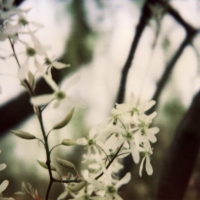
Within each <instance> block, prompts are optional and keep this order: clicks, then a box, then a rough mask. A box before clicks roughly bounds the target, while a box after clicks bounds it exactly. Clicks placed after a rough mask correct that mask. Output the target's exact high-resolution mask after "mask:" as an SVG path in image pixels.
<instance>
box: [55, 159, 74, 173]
mask: <svg viewBox="0 0 200 200" xmlns="http://www.w3.org/2000/svg"><path fill="white" fill-rule="evenodd" d="M56 160H57V162H58V163H59V164H60V165H62V166H63V167H66V168H68V169H74V170H75V166H74V164H73V163H71V162H69V161H67V160H63V159H61V158H57V159H56Z"/></svg>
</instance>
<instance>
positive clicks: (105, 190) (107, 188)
mask: <svg viewBox="0 0 200 200" xmlns="http://www.w3.org/2000/svg"><path fill="white" fill-rule="evenodd" d="M103 172H104V175H103V176H104V181H103V182H102V181H101V182H99V181H98V180H90V183H91V184H92V185H93V186H94V187H95V189H97V190H99V191H98V192H97V194H98V195H100V196H102V197H103V198H102V197H98V198H95V199H105V200H112V199H117V200H122V198H121V197H120V196H119V194H118V190H119V188H120V187H121V186H122V185H124V184H126V183H128V182H129V181H130V179H131V173H130V172H129V173H127V174H126V175H125V176H124V177H123V178H122V179H121V180H118V181H117V182H115V183H114V184H113V181H112V177H111V175H110V174H109V173H108V171H107V170H106V169H105V168H103Z"/></svg>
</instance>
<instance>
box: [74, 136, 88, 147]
mask: <svg viewBox="0 0 200 200" xmlns="http://www.w3.org/2000/svg"><path fill="white" fill-rule="evenodd" d="M87 143H88V142H87V140H86V139H85V138H79V139H77V140H76V144H79V145H84V146H85V145H87Z"/></svg>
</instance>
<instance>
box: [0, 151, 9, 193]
mask: <svg viewBox="0 0 200 200" xmlns="http://www.w3.org/2000/svg"><path fill="white" fill-rule="evenodd" d="M0 153H1V150H0ZM5 168H6V164H4V163H3V164H0V171H2V170H4V169H5ZM8 184H9V181H8V180H4V181H3V182H2V183H1V184H0V195H1V194H2V192H3V191H4V190H5V189H6V188H7V187H8Z"/></svg>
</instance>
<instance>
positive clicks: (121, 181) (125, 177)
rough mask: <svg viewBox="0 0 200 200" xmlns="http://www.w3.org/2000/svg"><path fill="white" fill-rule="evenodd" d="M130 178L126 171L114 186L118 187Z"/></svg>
mask: <svg viewBox="0 0 200 200" xmlns="http://www.w3.org/2000/svg"><path fill="white" fill-rule="evenodd" d="M130 180H131V173H130V172H128V173H126V175H125V176H124V177H123V178H122V179H121V180H120V181H118V182H117V184H116V185H115V187H116V188H117V189H118V188H120V187H121V186H122V185H124V184H127V183H128V182H129V181H130Z"/></svg>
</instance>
